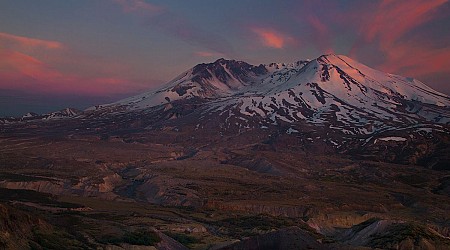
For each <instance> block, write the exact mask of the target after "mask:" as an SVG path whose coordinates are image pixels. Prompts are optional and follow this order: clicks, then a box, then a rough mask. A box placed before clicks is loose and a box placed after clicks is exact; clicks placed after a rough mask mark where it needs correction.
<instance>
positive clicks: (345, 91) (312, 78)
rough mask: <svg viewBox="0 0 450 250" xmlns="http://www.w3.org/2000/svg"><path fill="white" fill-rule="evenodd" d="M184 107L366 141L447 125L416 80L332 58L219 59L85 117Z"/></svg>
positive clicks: (430, 93) (435, 98)
mask: <svg viewBox="0 0 450 250" xmlns="http://www.w3.org/2000/svg"><path fill="white" fill-rule="evenodd" d="M192 100H197V101H200V102H202V103H203V104H202V105H201V107H196V108H201V109H204V111H202V113H203V115H202V117H205V118H206V119H209V118H210V117H209V116H208V115H207V114H220V116H221V117H222V120H223V121H224V122H225V123H226V122H228V120H229V118H231V117H234V118H236V117H240V119H238V121H237V123H238V124H239V125H242V127H254V128H256V127H261V126H267V124H273V125H276V124H277V123H278V122H286V123H296V122H300V121H306V122H308V123H311V124H322V125H326V124H327V126H333V127H335V128H336V129H340V130H342V131H346V133H349V134H370V133H373V132H376V131H378V130H383V129H386V128H388V127H398V126H410V125H420V124H422V123H439V124H447V123H449V122H450V112H449V110H450V109H449V106H450V99H449V97H448V96H446V95H444V94H442V93H439V92H437V91H435V90H433V89H431V88H429V87H428V86H426V85H425V84H423V83H422V82H420V81H418V80H415V79H410V78H405V77H401V76H397V75H392V74H386V73H383V72H380V71H377V70H374V69H371V68H369V67H367V66H365V65H363V64H360V63H358V62H356V61H354V60H352V59H350V58H348V57H346V56H340V55H324V56H321V57H319V58H317V59H314V60H311V61H298V62H296V63H293V64H269V65H259V66H253V65H250V64H247V63H245V62H238V61H233V60H231V61H228V60H224V59H219V60H217V61H216V62H214V63H210V64H199V65H197V66H195V67H194V68H192V69H191V70H188V71H186V72H184V73H183V74H181V75H180V76H179V77H177V78H175V79H174V80H172V81H171V82H169V83H168V84H167V85H166V86H165V87H163V88H161V89H159V90H157V91H151V92H147V93H143V94H141V95H138V96H134V97H130V98H127V99H124V100H121V101H118V102H116V103H113V104H108V105H102V106H97V107H93V108H90V109H89V110H90V111H92V110H104V111H107V110H120V111H124V110H125V111H126V110H128V111H133V110H134V111H136V110H145V109H151V108H155V107H157V106H160V105H164V106H165V107H164V111H167V110H170V109H172V107H173V105H174V103H175V102H177V103H180V102H183V101H192ZM225 115H226V117H225ZM170 117H171V118H174V116H170ZM179 117H180V116H179V115H176V118H179ZM200 120H201V118H200ZM233 120H236V119H233ZM233 122H234V123H236V122H235V121H233ZM229 126H230V124H224V126H222V127H229Z"/></svg>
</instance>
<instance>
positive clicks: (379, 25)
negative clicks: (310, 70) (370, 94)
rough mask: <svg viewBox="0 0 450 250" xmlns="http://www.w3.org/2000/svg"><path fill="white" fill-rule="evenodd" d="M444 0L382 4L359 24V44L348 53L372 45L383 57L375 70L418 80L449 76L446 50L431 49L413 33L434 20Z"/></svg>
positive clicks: (387, 0) (429, 43)
mask: <svg viewBox="0 0 450 250" xmlns="http://www.w3.org/2000/svg"><path fill="white" fill-rule="evenodd" d="M447 2H448V1H447V0H396V1H393V0H383V1H381V2H380V3H379V4H378V5H377V6H376V8H375V9H373V10H372V11H371V12H370V13H365V14H366V15H367V17H368V18H366V19H364V21H362V22H361V24H360V34H361V38H360V40H358V41H357V43H355V46H354V48H353V51H352V53H353V54H355V55H357V54H358V50H359V49H361V48H363V47H364V46H366V45H367V44H376V45H377V49H378V50H379V51H380V52H381V54H382V55H384V61H383V62H382V63H381V64H380V65H379V68H380V69H382V70H384V71H388V72H393V73H398V74H404V75H408V76H413V77H420V76H423V75H428V74H432V73H437V72H450V70H449V69H450V61H449V60H448V58H450V57H449V56H450V50H449V49H448V48H439V47H436V46H433V43H432V41H429V40H427V39H426V37H422V36H417V35H414V31H415V30H416V29H418V28H419V27H420V26H421V25H423V24H426V23H428V22H430V21H432V20H434V19H436V18H437V17H438V16H437V15H436V11H438V10H439V8H440V7H441V6H442V5H443V4H445V3H447Z"/></svg>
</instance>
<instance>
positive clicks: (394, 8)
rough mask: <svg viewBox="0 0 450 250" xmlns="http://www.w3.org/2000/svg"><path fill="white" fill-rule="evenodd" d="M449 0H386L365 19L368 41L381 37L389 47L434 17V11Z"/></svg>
mask: <svg viewBox="0 0 450 250" xmlns="http://www.w3.org/2000/svg"><path fill="white" fill-rule="evenodd" d="M446 2H447V0H398V1H392V0H384V1H382V2H381V4H380V5H379V6H378V8H377V9H376V10H375V11H374V12H373V13H372V14H371V15H369V18H368V19H366V20H368V21H366V22H364V21H363V23H364V24H363V26H362V32H363V34H364V37H365V39H366V40H367V41H369V42H370V41H373V40H374V39H375V38H377V37H378V38H379V39H380V45H381V46H382V47H388V46H389V45H390V44H392V43H394V42H396V41H397V40H398V39H400V38H401V37H402V36H403V35H405V34H406V33H407V32H409V31H411V30H412V29H414V28H416V27H418V26H419V25H421V24H423V23H426V22H428V21H430V20H431V19H433V12H434V11H435V10H436V9H437V8H438V7H440V6H441V5H443V4H445V3H446ZM370 16H371V18H370Z"/></svg>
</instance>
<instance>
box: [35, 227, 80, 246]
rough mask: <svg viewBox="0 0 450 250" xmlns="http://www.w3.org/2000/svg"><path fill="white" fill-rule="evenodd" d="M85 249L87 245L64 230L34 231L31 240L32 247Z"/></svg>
mask: <svg viewBox="0 0 450 250" xmlns="http://www.w3.org/2000/svg"><path fill="white" fill-rule="evenodd" d="M61 247H64V249H70V250H72V249H85V248H86V246H85V245H84V244H83V243H82V242H80V241H78V240H77V239H75V238H74V237H73V236H72V235H70V234H68V233H66V232H64V231H48V232H47V231H42V230H35V231H34V232H33V241H31V242H30V248H31V249H61Z"/></svg>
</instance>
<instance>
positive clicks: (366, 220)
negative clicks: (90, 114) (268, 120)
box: [0, 134, 450, 249]
mask: <svg viewBox="0 0 450 250" xmlns="http://www.w3.org/2000/svg"><path fill="white" fill-rule="evenodd" d="M0 166H1V167H0V187H1V189H0V222H1V223H0V231H1V233H0V248H6V249H23V248H34V249H57V248H58V246H62V245H64V246H67V247H68V249H98V248H103V249H121V248H125V249H127V248H128V249H139V248H137V246H139V247H140V249H154V248H152V247H151V246H154V247H156V248H158V249H185V248H190V249H352V248H353V249H363V248H382V249H411V248H412V247H416V249H448V248H450V238H449V237H450V216H449V214H450V213H449V211H450V171H448V170H440V171H437V170H432V169H427V168H425V167H423V166H415V165H397V164H389V163H383V162H374V161H365V160H356V159H351V158H349V157H345V156H343V155H336V154H312V153H308V152H306V151H298V150H294V149H289V148H285V149H283V150H280V149H277V150H271V149H267V148H263V147H259V146H258V145H255V144H249V145H245V144H241V145H239V146H235V147H232V146H231V147H230V146H220V144H210V145H190V144H188V143H173V144H168V143H167V144H163V143H151V142H148V141H147V142H137V141H127V140H123V138H119V137H117V138H116V137H109V138H98V137H94V136H88V135H78V136H70V135H66V136H54V137H52V136H48V135H46V136H43V135H38V134H37V135H34V134H23V135H17V134H16V135H15V136H8V135H5V134H2V135H1V137H0ZM133 247H135V248H133Z"/></svg>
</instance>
